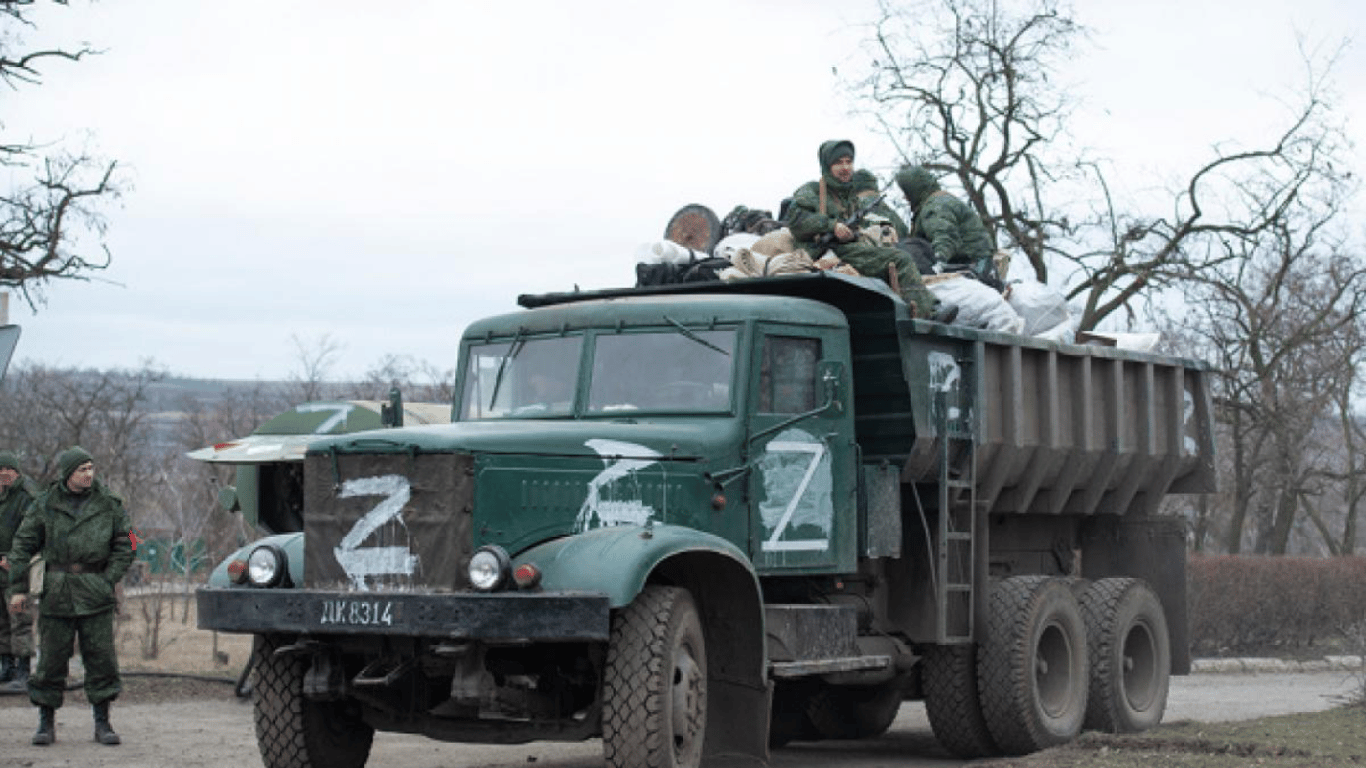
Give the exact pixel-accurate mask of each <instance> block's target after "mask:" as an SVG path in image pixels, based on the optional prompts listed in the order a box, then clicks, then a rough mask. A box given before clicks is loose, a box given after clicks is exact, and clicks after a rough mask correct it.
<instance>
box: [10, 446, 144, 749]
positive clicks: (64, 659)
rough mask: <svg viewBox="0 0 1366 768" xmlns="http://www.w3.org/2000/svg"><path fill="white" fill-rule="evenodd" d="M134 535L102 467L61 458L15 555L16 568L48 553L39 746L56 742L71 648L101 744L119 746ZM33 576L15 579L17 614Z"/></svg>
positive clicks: (82, 456) (36, 686)
mask: <svg viewBox="0 0 1366 768" xmlns="http://www.w3.org/2000/svg"><path fill="white" fill-rule="evenodd" d="M131 527H132V525H131V523H130V521H129V519H128V513H127V512H126V511H125V510H124V508H123V500H122V499H120V498H119V497H118V496H117V495H115V494H114V493H113V492H111V491H110V490H109V489H108V488H106V487H105V485H104V484H103V483H101V482H99V481H97V480H96V479H95V463H94V459H92V458H91V456H90V454H89V453H87V452H86V451H85V449H83V448H80V447H73V448H68V449H67V450H65V451H62V453H61V454H60V455H59V456H58V457H57V480H56V482H54V483H53V484H52V485H51V486H49V487H48V488H47V489H46V490H44V491H43V492H42V494H40V495H39V496H38V498H37V499H35V500H34V501H33V504H32V505H31V506H30V507H29V510H28V513H27V514H26V515H25V516H24V522H23V523H22V524H21V525H20V526H19V531H18V532H17V533H15V535H14V544H13V547H12V548H11V549H10V552H9V556H10V560H11V562H14V563H27V562H28V561H29V558H31V557H32V556H33V555H35V554H38V553H42V555H43V560H44V561H45V567H46V575H45V577H44V579H43V592H42V610H41V611H39V615H38V634H39V642H40V644H41V645H40V648H39V653H38V665H37V669H35V670H34V671H33V675H32V676H31V677H30V678H29V682H28V696H29V700H30V701H32V702H33V703H34V705H36V706H37V707H38V731H37V732H36V733H35V734H34V735H33V743H34V744H38V745H47V744H51V743H52V742H53V741H55V740H56V726H55V723H54V718H55V715H56V710H57V709H58V708H59V707H61V706H62V699H63V694H64V693H65V691H66V675H67V666H68V663H69V662H70V661H71V654H72V646H73V645H74V644H75V643H77V642H79V643H80V646H81V659H82V661H84V663H85V696H86V699H87V700H89V701H90V704H91V707H92V708H93V710H94V715H95V740H96V741H98V742H99V743H101V744H109V745H113V744H118V743H119V735H118V734H117V733H115V732H114V729H113V727H112V726H111V725H110V724H109V703H110V702H111V701H113V700H114V698H115V697H117V696H118V695H119V692H120V691H121V690H123V684H122V680H121V679H120V677H119V662H118V657H117V655H116V652H115V645H114V609H115V607H116V603H117V601H116V598H115V596H114V585H115V584H117V583H118V582H119V580H120V579H122V578H123V574H124V573H125V572H127V570H128V566H130V565H132V563H133V543H132V540H131V539H130V538H129V535H128V533H129V529H130V528H131ZM28 591H29V572H28V570H27V569H22V570H15V571H11V573H10V586H9V608H10V613H11V614H14V613H15V612H17V611H20V610H23V609H25V608H26V607H27V604H28Z"/></svg>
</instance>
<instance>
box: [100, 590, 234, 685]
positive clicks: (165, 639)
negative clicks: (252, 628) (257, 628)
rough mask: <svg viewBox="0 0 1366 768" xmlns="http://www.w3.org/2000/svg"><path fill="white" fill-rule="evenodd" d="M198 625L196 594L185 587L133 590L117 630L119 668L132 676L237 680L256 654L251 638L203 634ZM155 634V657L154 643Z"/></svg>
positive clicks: (123, 607)
mask: <svg viewBox="0 0 1366 768" xmlns="http://www.w3.org/2000/svg"><path fill="white" fill-rule="evenodd" d="M158 608H159V610H160V619H159V622H160V626H159V628H158V627H156V624H157V622H158V616H157V614H158ZM195 621H196V619H195V606H194V594H193V592H192V590H186V589H185V588H184V587H183V585H171V584H160V585H152V586H149V587H147V588H145V589H143V588H140V589H137V590H129V591H128V593H126V594H125V595H124V599H123V602H122V603H121V604H120V607H119V617H118V623H117V625H116V628H115V633H116V636H117V638H118V644H119V666H120V667H121V668H122V669H123V670H124V671H128V672H178V673H187V674H200V675H213V676H223V677H234V678H235V677H236V676H237V674H238V673H240V672H241V671H242V667H243V666H244V665H245V664H246V663H247V657H248V656H249V655H250V654H251V635H236V634H231V635H230V634H224V633H219V632H210V631H208V630H203V629H199V628H197V627H196V626H195ZM154 630H155V632H156V650H155V652H153V651H152V642H151V640H152V637H153V632H154Z"/></svg>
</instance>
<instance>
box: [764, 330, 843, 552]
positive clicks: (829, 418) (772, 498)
mask: <svg viewBox="0 0 1366 768" xmlns="http://www.w3.org/2000/svg"><path fill="white" fill-rule="evenodd" d="M754 354H755V356H756V359H755V360H754V361H753V365H752V366H751V367H750V368H751V371H752V372H753V373H752V374H751V381H750V392H751V393H752V396H751V397H750V398H749V402H750V414H749V421H750V424H749V450H750V457H751V459H750V465H751V466H752V467H753V471H752V472H751V473H750V476H749V497H750V500H751V503H750V505H749V507H750V510H751V512H750V514H751V516H752V521H751V536H750V558H751V559H752V560H753V562H754V564H755V566H756V567H757V568H758V569H759V570H760V571H761V572H762V571H765V570H768V571H774V570H782V571H787V570H795V571H832V570H834V571H837V572H844V571H852V570H854V567H855V549H856V546H857V535H858V530H857V497H856V490H857V489H856V487H855V485H854V477H855V474H854V467H855V456H854V441H853V425H852V422H851V417H852V412H851V411H852V409H851V403H852V401H853V398H852V397H851V393H850V371H849V348H848V341H847V337H846V336H845V335H844V334H843V333H839V332H837V331H836V330H835V329H829V330H827V329H820V328H805V327H793V326H776V325H769V326H765V325H761V326H759V334H758V343H757V344H756V345H755V347H754ZM831 398H833V399H834V402H833V403H831V402H830V399H831Z"/></svg>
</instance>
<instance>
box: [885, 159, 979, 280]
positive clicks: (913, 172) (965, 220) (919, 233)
mask: <svg viewBox="0 0 1366 768" xmlns="http://www.w3.org/2000/svg"><path fill="white" fill-rule="evenodd" d="M896 183H897V186H899V187H901V191H902V192H903V193H905V195H906V202H908V203H910V205H911V213H912V214H914V216H915V218H914V219H913V220H912V222H911V234H912V235H913V236H915V237H919V238H924V239H925V240H926V241H928V242H929V244H930V247H931V248H933V249H934V261H935V265H936V270H935V271H936V272H955V271H967V272H971V273H972V274H973V275H975V276H976V277H977V278H978V279H979V280H981V281H982V282H984V283H986V284H987V285H990V286H991V287H993V288H995V289H997V290H1001V289H1002V288H1004V287H1005V286H1004V285H1003V284H1002V283H1001V281H1000V277H999V276H998V275H997V274H996V266H995V262H994V261H993V260H992V257H993V255H994V254H995V253H996V246H995V244H994V243H993V242H992V240H991V234H990V233H988V232H987V228H986V227H985V226H984V225H983V224H982V217H981V216H978V215H977V212H976V211H974V210H973V209H972V207H971V206H969V205H968V204H967V203H965V202H963V201H962V200H959V199H958V198H956V197H954V196H953V195H950V194H949V193H948V192H945V191H944V190H943V189H942V188H940V186H939V180H938V179H937V178H935V175H934V174H933V173H932V172H930V170H929V169H928V168H926V167H925V166H923V165H908V166H905V167H903V168H902V169H901V170H900V171H899V172H897V174H896Z"/></svg>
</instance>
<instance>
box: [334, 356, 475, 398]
mask: <svg viewBox="0 0 1366 768" xmlns="http://www.w3.org/2000/svg"><path fill="white" fill-rule="evenodd" d="M393 387H398V389H399V391H401V392H402V393H403V399H404V401H405V402H410V403H413V402H427V403H449V402H451V396H452V393H453V391H454V387H455V370H454V369H451V368H444V369H443V368H441V367H439V366H436V365H433V364H432V363H431V362H427V361H423V362H418V361H417V360H415V359H414V358H412V357H411V356H408V355H394V354H387V355H385V356H383V357H381V358H380V359H379V360H378V361H376V363H375V364H374V365H373V366H372V367H371V368H370V369H369V370H367V371H366V372H365V379H364V380H363V381H360V382H357V383H355V384H354V385H352V386H350V387H349V389H347V390H346V396H347V397H351V398H354V399H357V400H384V399H386V398H387V397H388V396H389V390H390V389H391V388H393Z"/></svg>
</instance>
